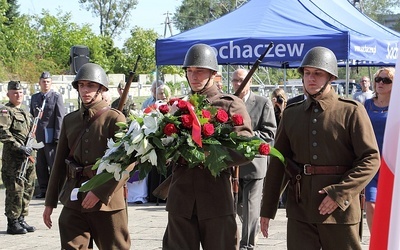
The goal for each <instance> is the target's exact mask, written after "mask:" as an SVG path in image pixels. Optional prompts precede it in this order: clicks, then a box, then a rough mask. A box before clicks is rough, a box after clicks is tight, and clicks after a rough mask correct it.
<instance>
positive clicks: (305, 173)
mask: <svg viewBox="0 0 400 250" xmlns="http://www.w3.org/2000/svg"><path fill="white" fill-rule="evenodd" d="M310 166H311V164H304V165H303V173H304V175H311V173H307V167H310Z"/></svg>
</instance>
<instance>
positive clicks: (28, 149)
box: [19, 146, 33, 156]
mask: <svg viewBox="0 0 400 250" xmlns="http://www.w3.org/2000/svg"><path fill="white" fill-rule="evenodd" d="M19 150H20V151H21V152H22V153H23V154H25V155H26V156H30V155H31V154H32V151H33V149H32V148H31V147H26V146H20V147H19Z"/></svg>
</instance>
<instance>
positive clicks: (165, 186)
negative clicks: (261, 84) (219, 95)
mask: <svg viewBox="0 0 400 250" xmlns="http://www.w3.org/2000/svg"><path fill="white" fill-rule="evenodd" d="M273 46H274V43H273V42H270V43H269V45H268V47H267V49H266V50H265V51H264V53H262V54H261V56H260V57H259V58H258V59H257V60H256V62H255V63H254V64H253V67H252V68H251V69H250V71H249V73H247V75H246V77H245V78H244V80H243V81H242V83H241V84H240V86H239V88H238V89H237V90H236V92H235V94H234V95H235V96H238V95H239V94H240V93H241V92H242V90H243V89H244V88H245V87H246V85H247V83H248V82H249V80H250V79H251V77H252V76H253V74H254V72H255V71H256V69H257V68H258V66H259V65H260V63H261V62H262V60H263V59H264V57H265V55H266V54H267V53H268V52H269V51H270V50H271V48H272V47H273ZM235 168H237V170H236V169H235V171H234V176H232V177H233V178H232V185H233V187H235V185H239V167H238V166H237V167H235ZM171 180H172V177H171V176H169V177H168V178H167V179H165V181H163V182H162V183H161V184H160V185H159V186H158V187H157V188H156V189H154V191H153V195H154V196H155V197H158V198H160V199H163V200H165V199H166V198H167V196H168V190H169V186H170V184H171ZM236 181H237V183H235V182H236ZM235 201H237V193H235ZM235 203H236V202H235Z"/></svg>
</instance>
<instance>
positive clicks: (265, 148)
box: [258, 143, 271, 155]
mask: <svg viewBox="0 0 400 250" xmlns="http://www.w3.org/2000/svg"><path fill="white" fill-rule="evenodd" d="M270 151H271V149H270V147H269V144H268V143H261V145H260V147H259V148H258V152H259V153H260V154H261V155H269V153H270Z"/></svg>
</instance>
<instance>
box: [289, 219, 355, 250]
mask: <svg viewBox="0 0 400 250" xmlns="http://www.w3.org/2000/svg"><path fill="white" fill-rule="evenodd" d="M358 229H359V225H358V223H357V224H312V223H306V222H301V221H298V220H294V219H288V224H287V249H288V250H303V249H304V250H320V249H321V248H322V249H323V250H337V249H340V250H361V244H360V236H359V235H358Z"/></svg>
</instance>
